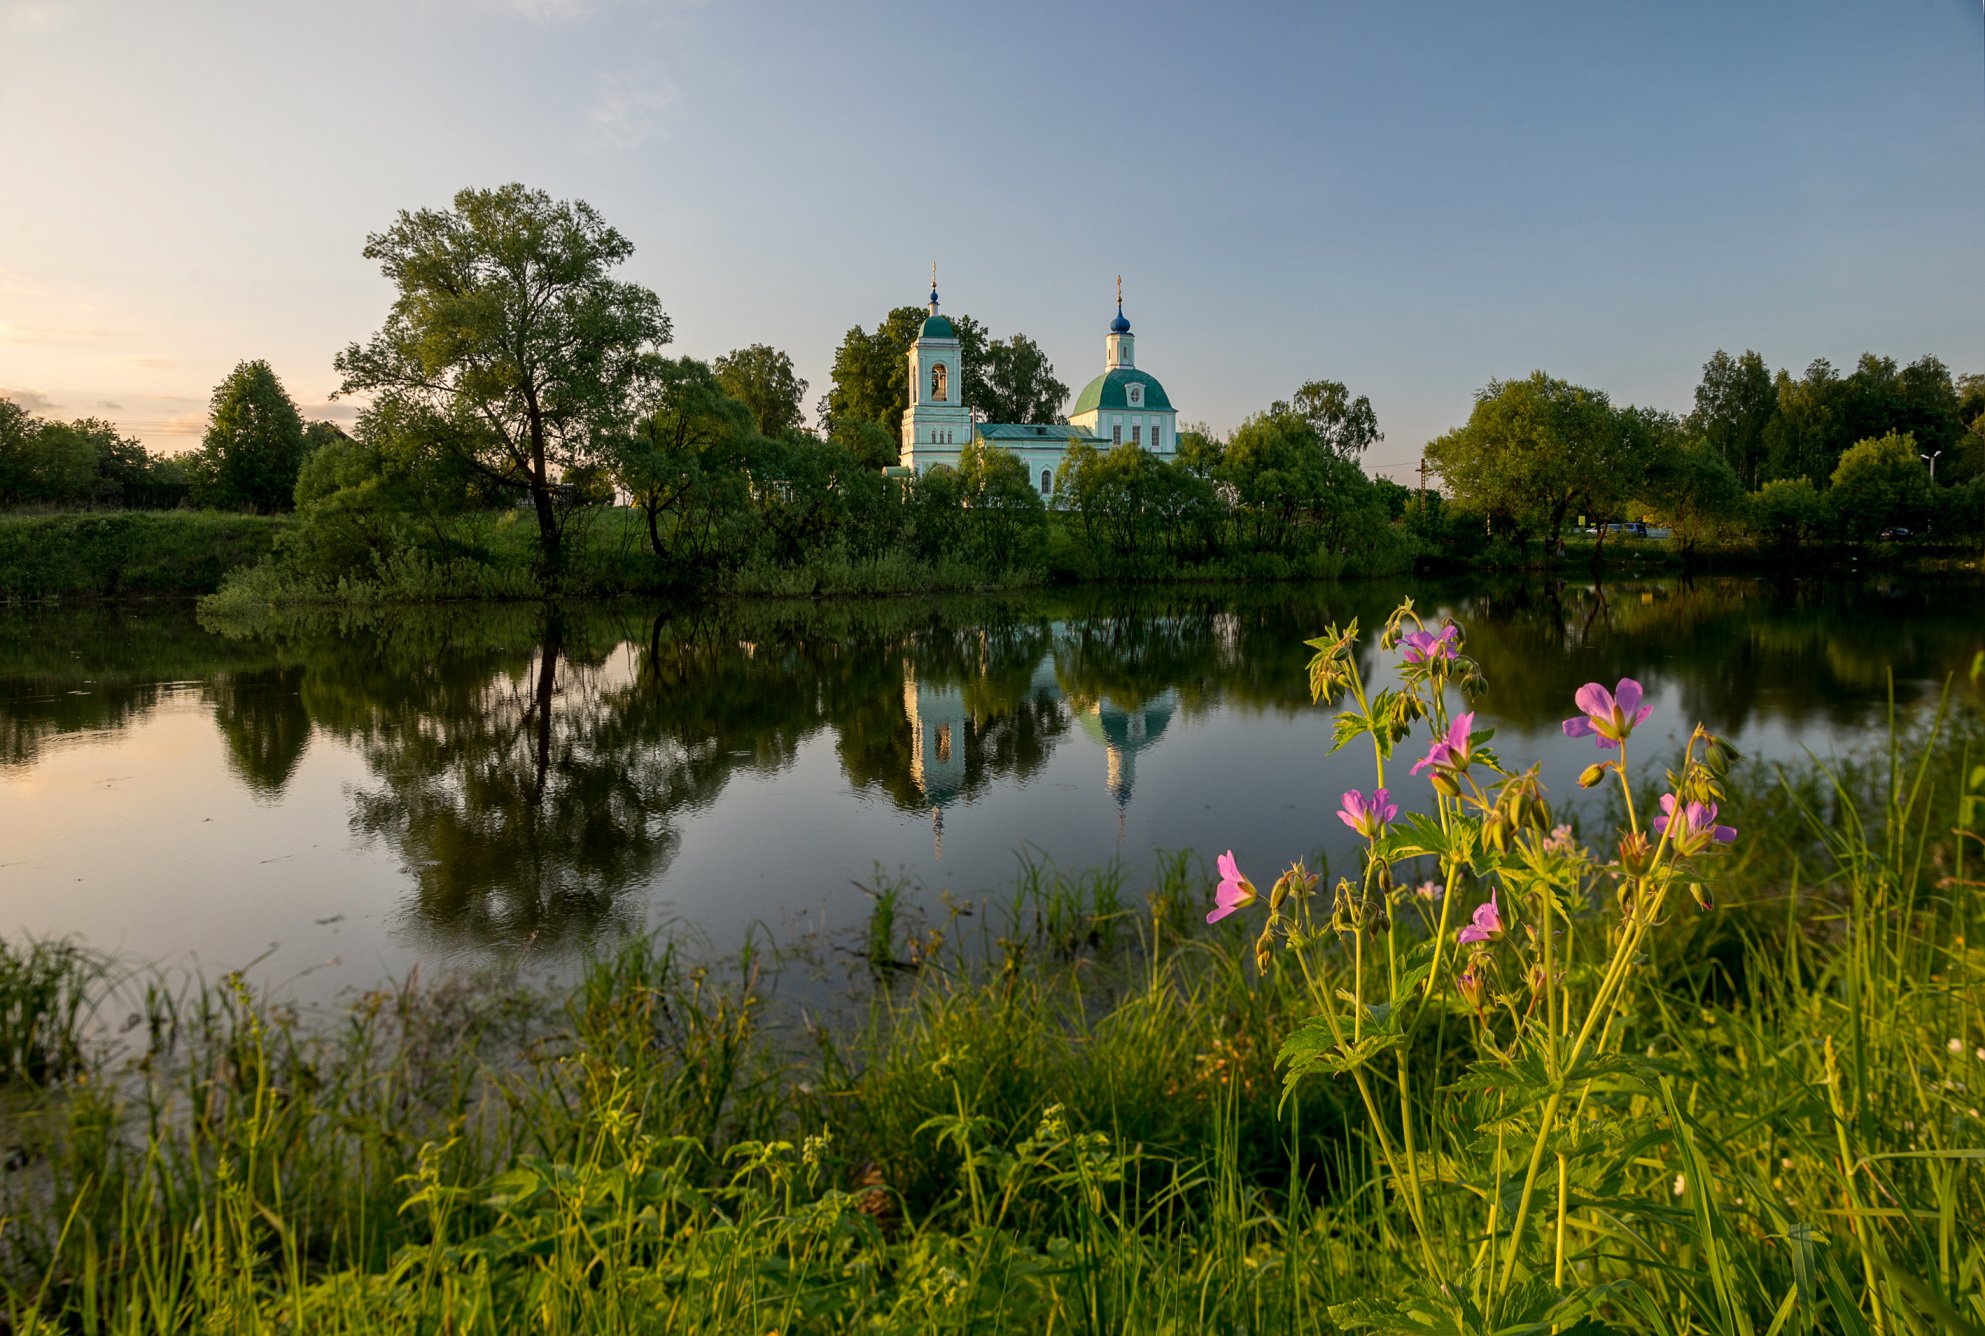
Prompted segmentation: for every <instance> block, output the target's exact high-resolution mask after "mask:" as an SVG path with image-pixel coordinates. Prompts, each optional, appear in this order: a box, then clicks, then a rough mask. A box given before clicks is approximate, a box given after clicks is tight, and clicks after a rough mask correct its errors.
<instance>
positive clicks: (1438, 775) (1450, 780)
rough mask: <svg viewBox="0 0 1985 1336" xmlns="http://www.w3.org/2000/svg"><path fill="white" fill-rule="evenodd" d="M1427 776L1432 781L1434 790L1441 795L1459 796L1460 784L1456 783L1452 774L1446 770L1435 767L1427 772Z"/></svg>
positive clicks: (1445, 796) (1444, 796) (1446, 796)
mask: <svg viewBox="0 0 1985 1336" xmlns="http://www.w3.org/2000/svg"><path fill="white" fill-rule="evenodd" d="M1428 778H1429V779H1431V780H1432V781H1433V785H1434V792H1435V793H1438V794H1440V795H1441V797H1443V798H1459V797H1460V796H1461V785H1460V784H1458V783H1456V782H1455V778H1454V776H1453V775H1451V774H1449V773H1448V772H1447V771H1445V770H1442V769H1440V768H1438V767H1436V768H1435V769H1434V770H1432V771H1431V772H1429V774H1428Z"/></svg>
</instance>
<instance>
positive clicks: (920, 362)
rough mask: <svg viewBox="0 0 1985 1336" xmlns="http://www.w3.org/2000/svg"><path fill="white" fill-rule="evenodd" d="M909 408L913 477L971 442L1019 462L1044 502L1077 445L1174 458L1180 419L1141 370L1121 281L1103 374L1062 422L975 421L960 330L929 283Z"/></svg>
mask: <svg viewBox="0 0 1985 1336" xmlns="http://www.w3.org/2000/svg"><path fill="white" fill-rule="evenodd" d="M909 357H910V403H909V408H908V411H906V412H905V413H904V414H903V442H902V451H901V454H900V456H899V459H900V462H901V464H902V465H903V467H905V468H908V469H911V470H913V471H914V472H915V473H917V474H924V473H928V472H929V471H930V470H931V469H934V468H937V467H939V466H943V467H946V468H957V467H958V457H959V455H960V454H961V453H962V452H963V450H964V448H965V446H966V445H967V444H968V443H969V442H970V441H972V440H973V439H974V438H976V439H978V440H979V441H980V442H981V443H982V444H984V445H988V446H997V447H998V448H1000V449H1002V450H1007V451H1011V452H1012V453H1013V454H1016V455H1018V456H1019V457H1020V460H1021V462H1022V463H1023V464H1025V465H1026V466H1027V476H1028V477H1029V478H1030V479H1032V480H1033V481H1034V483H1035V484H1036V485H1037V486H1038V487H1039V488H1040V489H1041V495H1042V496H1052V495H1053V494H1054V483H1055V470H1057V469H1058V468H1060V467H1061V461H1062V457H1063V456H1064V455H1066V454H1067V453H1068V447H1069V446H1070V445H1073V444H1074V443H1076V442H1077V441H1082V442H1086V443H1088V444H1090V445H1093V446H1095V447H1096V448H1097V449H1099V450H1107V449H1109V448H1110V447H1111V446H1114V445H1119V444H1125V443H1128V444H1131V445H1136V446H1141V447H1142V448H1143V449H1145V450H1148V451H1150V452H1151V453H1152V454H1155V455H1158V456H1160V457H1162V458H1167V459H1169V458H1170V457H1171V456H1173V455H1174V454H1176V453H1177V452H1178V439H1179V415H1178V411H1177V410H1176V409H1174V408H1173V407H1172V401H1171V397H1170V396H1169V395H1167V394H1166V393H1165V387H1164V386H1163V385H1161V384H1159V383H1158V378H1157V377H1156V376H1153V375H1152V374H1151V373H1150V372H1148V371H1143V370H1140V369H1139V368H1138V366H1137V359H1136V336H1135V335H1133V334H1132V333H1131V332H1130V321H1129V320H1127V319H1125V317H1124V313H1123V281H1122V280H1121V279H1119V280H1118V282H1117V314H1116V319H1114V320H1112V321H1110V329H1109V334H1108V337H1107V338H1106V339H1105V340H1104V345H1103V374H1102V375H1100V376H1098V377H1096V378H1095V379H1094V380H1092V381H1090V382H1089V383H1088V384H1087V385H1085V386H1083V387H1082V393H1080V394H1078V395H1076V396H1075V407H1074V409H1073V410H1071V411H1070V413H1069V415H1068V421H1067V422H1065V423H1034V422H977V423H975V422H974V421H973V420H972V409H971V406H970V405H969V404H967V403H966V402H965V395H964V383H963V375H962V371H961V366H962V357H961V352H960V348H959V344H958V331H957V330H956V329H954V328H953V327H952V324H951V321H950V320H948V319H947V318H945V317H944V316H943V315H941V314H939V313H938V309H937V282H936V280H935V278H933V279H932V282H931V289H930V307H929V314H928V315H926V316H925V317H924V323H923V326H922V328H921V329H919V330H918V332H917V338H916V341H915V342H914V343H912V344H911V345H910V354H909Z"/></svg>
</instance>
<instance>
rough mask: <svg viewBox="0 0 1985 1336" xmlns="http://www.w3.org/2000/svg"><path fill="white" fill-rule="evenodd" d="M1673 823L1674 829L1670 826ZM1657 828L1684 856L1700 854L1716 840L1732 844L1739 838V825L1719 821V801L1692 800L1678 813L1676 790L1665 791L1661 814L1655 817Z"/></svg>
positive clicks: (1655, 827) (1716, 842)
mask: <svg viewBox="0 0 1985 1336" xmlns="http://www.w3.org/2000/svg"><path fill="white" fill-rule="evenodd" d="M1678 816H1679V819H1677V817H1678ZM1671 823H1672V824H1673V826H1674V829H1673V830H1669V825H1670V824H1671ZM1654 830H1655V833H1656V834H1666V835H1667V836H1668V842H1669V843H1670V844H1672V845H1674V846H1675V852H1677V853H1679V854H1681V855H1683V856H1684V857H1687V856H1688V855H1690V854H1699V853H1701V852H1703V851H1704V850H1705V849H1708V848H1709V847H1710V846H1711V845H1713V844H1730V843H1732V842H1733V841H1735V840H1736V838H1737V828H1736V827H1735V826H1719V825H1717V824H1716V804H1715V803H1698V802H1692V803H1689V804H1687V805H1686V806H1684V807H1682V808H1681V810H1680V812H1679V813H1678V812H1677V810H1676V806H1675V795H1674V794H1672V793H1664V794H1662V795H1661V815H1660V816H1657V817H1655V818H1654Z"/></svg>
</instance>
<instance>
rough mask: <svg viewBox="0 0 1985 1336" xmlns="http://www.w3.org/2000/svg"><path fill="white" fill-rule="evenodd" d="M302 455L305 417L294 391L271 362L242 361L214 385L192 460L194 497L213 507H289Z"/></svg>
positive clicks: (272, 510)
mask: <svg viewBox="0 0 1985 1336" xmlns="http://www.w3.org/2000/svg"><path fill="white" fill-rule="evenodd" d="M303 456H304V435H303V418H302V417H301V416H300V415H299V414H298V413H297V411H296V404H295V402H294V401H292V400H291V399H290V397H289V392H288V391H287V390H285V389H284V388H283V385H282V382H281V381H279V380H277V379H276V373H275V372H274V371H272V370H270V368H269V364H268V363H267V362H263V361H260V360H257V361H253V362H241V363H239V364H237V365H236V366H235V368H234V370H233V371H231V372H229V373H228V378H227V379H226V380H224V381H222V382H221V383H220V384H219V385H217V386H215V387H214V398H213V404H212V407H211V411H210V416H209V420H208V423H207V434H206V436H205V437H204V438H202V440H201V443H200V451H199V453H198V454H197V455H195V456H194V457H193V460H192V461H191V467H192V475H193V499H194V500H195V501H196V502H198V503H199V504H200V505H201V506H203V507H205V508H207V509H211V510H247V511H253V512H255V513H257V514H263V515H269V514H274V513H276V512H278V511H284V510H288V509H289V508H290V507H291V505H293V504H294V495H295V492H296V479H297V474H298V473H299V472H300V471H301V470H302V467H303Z"/></svg>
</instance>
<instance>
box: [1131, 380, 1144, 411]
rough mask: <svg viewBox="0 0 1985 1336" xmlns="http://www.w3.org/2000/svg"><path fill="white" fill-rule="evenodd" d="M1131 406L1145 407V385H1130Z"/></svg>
mask: <svg viewBox="0 0 1985 1336" xmlns="http://www.w3.org/2000/svg"><path fill="white" fill-rule="evenodd" d="M1130 406H1131V407H1132V408H1142V407H1144V387H1143V386H1142V385H1133V386H1131V387H1130Z"/></svg>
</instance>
